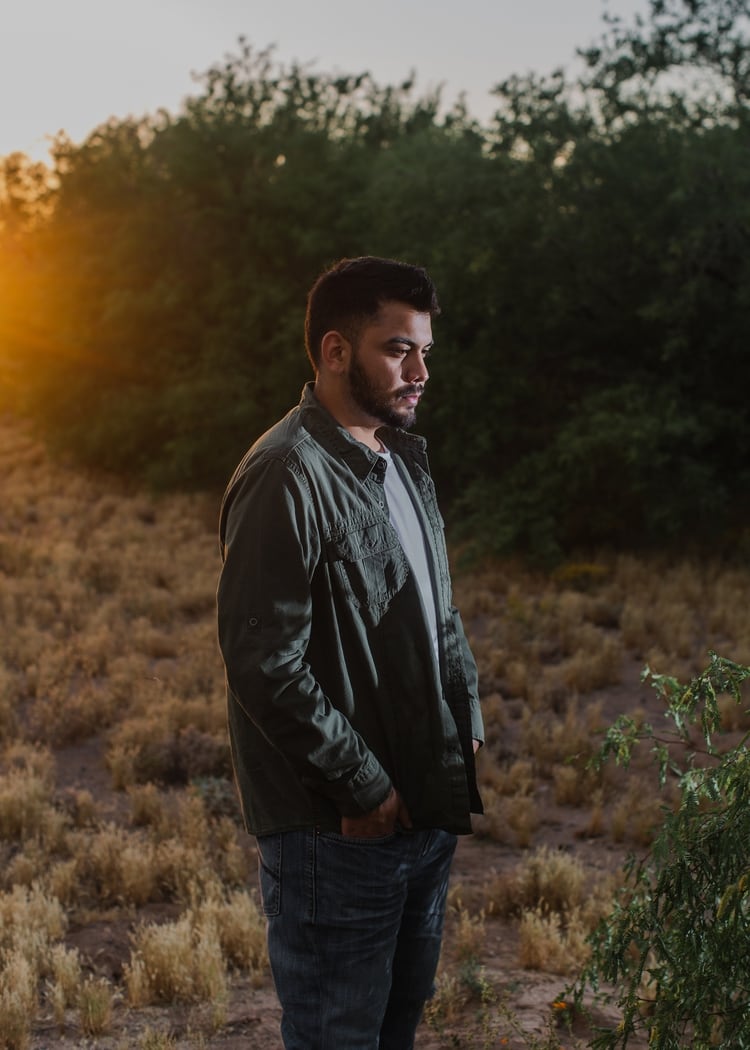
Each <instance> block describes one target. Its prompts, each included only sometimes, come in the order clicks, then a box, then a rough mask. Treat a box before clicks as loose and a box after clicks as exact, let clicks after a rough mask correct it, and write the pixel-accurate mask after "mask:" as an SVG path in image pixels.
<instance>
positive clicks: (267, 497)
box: [217, 458, 392, 818]
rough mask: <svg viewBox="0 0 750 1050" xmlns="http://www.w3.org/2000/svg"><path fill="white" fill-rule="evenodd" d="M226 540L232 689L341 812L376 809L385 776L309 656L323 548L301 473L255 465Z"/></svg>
mask: <svg viewBox="0 0 750 1050" xmlns="http://www.w3.org/2000/svg"><path fill="white" fill-rule="evenodd" d="M222 539H223V545H222V546H223V556H224V566H223V569H222V573H221V578H220V581H219V589H218V595H217V601H218V613H219V642H220V646H221V651H222V655H223V657H224V663H225V666H226V672H227V680H228V684H229V688H230V689H231V691H232V693H233V694H234V696H235V697H236V698H237V700H238V702H239V704H240V705H241V707H242V709H243V710H244V712H245V714H246V715H247V717H248V718H249V719H250V720H251V721H252V722H253V723H254V724H255V725H256V726H257V727H258V728H259V729H260V731H261V732H262V733H263V735H264V736H265V738H266V739H267V740H268V741H269V743H270V744H271V745H272V746H273V747H275V748H276V749H277V750H278V751H279V752H280V753H281V754H282V755H283V756H284V758H285V759H286V760H287V761H288V762H289V763H290V764H291V765H292V767H293V768H294V770H295V772H296V773H297V775H298V776H299V777H300V779H301V780H302V782H303V783H305V785H306V786H308V787H309V788H311V789H312V790H314V791H317V792H319V793H320V794H322V795H325V796H326V797H328V798H329V799H330V800H331V801H332V802H333V803H334V804H335V805H336V807H337V808H338V809H339V811H340V813H341V814H342V816H343V817H344V818H346V817H351V818H361V817H363V816H364V815H365V814H370V813H371V812H372V811H375V810H378V809H379V808H380V807H381V806H382V805H383V804H384V800H386V801H387V799H388V797H389V794H390V792H391V790H392V785H391V782H390V778H389V777H388V775H387V773H386V772H385V770H384V769H383V768H382V766H381V765H380V763H379V762H378V760H377V759H376V758H375V756H374V755H373V754H372V752H371V751H370V750H369V748H368V747H367V745H366V743H365V741H364V740H363V739H362V737H361V736H360V735H359V734H358V733H357V732H355V730H354V729H353V727H352V726H351V724H350V722H349V721H348V719H347V718H346V717H345V716H344V715H343V714H342V713H341V712H340V711H338V710H337V709H336V708H335V707H334V706H333V705H332V704H331V702H330V700H329V699H328V697H327V696H326V695H325V693H324V692H323V690H322V689H321V687H320V685H319V683H318V682H317V681H316V679H315V677H314V676H313V674H312V671H311V669H310V666H309V664H308V663H307V662H306V659H305V656H306V652H307V646H308V642H309V639H310V630H311V621H312V598H311V580H312V577H313V573H314V571H315V568H316V566H317V564H318V561H319V559H320V557H321V545H320V537H319V534H318V528H317V523H316V521H315V516H314V513H313V509H312V504H311V500H310V495H309V492H308V491H307V483H306V481H305V479H304V477H302V476H301V475H298V474H297V473H296V472H295V471H294V470H293V469H292V468H290V466H289V465H288V464H287V463H285V462H283V461H281V460H279V459H272V458H268V459H265V460H262V461H260V462H257V463H255V464H252V465H251V467H250V468H249V470H248V471H247V473H246V474H245V476H244V477H243V478H242V479H241V481H240V482H239V483H238V488H237V491H236V493H233V495H232V499H231V504H230V506H229V509H228V511H227V514H226V524H225V527H224V535H223V537H222Z"/></svg>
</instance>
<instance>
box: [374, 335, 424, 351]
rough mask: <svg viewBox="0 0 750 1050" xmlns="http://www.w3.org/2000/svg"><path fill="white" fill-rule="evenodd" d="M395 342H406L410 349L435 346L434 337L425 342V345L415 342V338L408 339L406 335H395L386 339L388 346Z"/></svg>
mask: <svg viewBox="0 0 750 1050" xmlns="http://www.w3.org/2000/svg"><path fill="white" fill-rule="evenodd" d="M393 343H405V344H406V346H408V347H409V349H410V350H432V349H433V347H434V346H435V340H434V339H431V340H430V341H429V343H425V345H424V346H422V347H420V345H419V343H415V342H414V340H413V339H407V338H406V336H405V335H394V336H392V337H391V338H390V339H386V341H385V345H386V346H391V344H393Z"/></svg>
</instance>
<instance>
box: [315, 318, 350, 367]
mask: <svg viewBox="0 0 750 1050" xmlns="http://www.w3.org/2000/svg"><path fill="white" fill-rule="evenodd" d="M351 351H352V345H351V343H350V342H349V340H348V339H345V338H344V336H343V335H342V334H341V332H337V331H336V330H335V329H333V330H331V331H330V332H326V334H325V335H324V336H323V338H322V339H321V341H320V364H321V367H323V368H326V369H327V370H328V371H329V372H335V373H336V374H337V375H340V374H341V373H342V372H345V371H346V369H347V367H348V365H349V358H350V355H351Z"/></svg>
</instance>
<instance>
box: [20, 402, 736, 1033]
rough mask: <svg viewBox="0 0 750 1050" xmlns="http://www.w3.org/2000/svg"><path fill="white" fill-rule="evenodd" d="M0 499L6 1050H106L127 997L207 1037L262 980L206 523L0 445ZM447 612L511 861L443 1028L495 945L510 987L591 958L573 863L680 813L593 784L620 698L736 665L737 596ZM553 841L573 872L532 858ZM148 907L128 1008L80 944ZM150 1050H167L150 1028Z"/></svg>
mask: <svg viewBox="0 0 750 1050" xmlns="http://www.w3.org/2000/svg"><path fill="white" fill-rule="evenodd" d="M0 486H1V487H2V513H1V514H0V631H2V636H3V651H2V655H0V890H1V891H4V892H0V1048H3V1047H5V1048H8V1050H19V1048H20V1050H23V1048H24V1047H26V1046H27V1045H29V1043H30V1040H31V1038H32V1033H33V1029H34V1025H35V1023H36V1020H35V1019H36V1018H37V1017H38V1016H39V1013H40V1011H44V1012H45V1014H46V1016H48V1017H51V1018H53V1019H54V1021H55V1023H57V1024H58V1025H61V1026H62V1025H63V1024H65V1025H67V1026H68V1028H70V1027H71V1026H72V1027H74V1028H75V1030H76V1031H77V1032H79V1033H80V1035H81V1036H82V1037H85V1038H96V1035H97V1034H98V1033H101V1032H104V1031H106V1029H107V1026H109V1025H111V1024H112V1023H113V1022H114V1021H116V1019H117V1018H118V1016H122V1014H123V1012H124V1011H125V1010H126V1006H125V1002H124V1001H125V999H126V998H127V1000H128V1004H129V1006H128V1007H127V1008H129V1009H146V1008H147V1007H146V1006H145V1005H139V1004H148V1003H152V1002H170V1001H174V1000H179V1001H185V1002H198V1003H206V1002H207V1001H208V1000H210V1001H211V1002H213V1004H214V1007H213V1008H211V1007H207V1009H209V1010H210V1011H211V1017H210V1024H211V1025H214V1026H216V1025H220V1024H221V1021H222V1016H223V1011H224V1009H225V1005H226V1000H227V992H228V988H229V987H230V986H231V982H232V979H233V973H234V971H235V970H241V971H242V972H243V973H245V974H249V975H250V978H251V983H262V982H263V981H266V984H267V981H268V978H267V960H266V956H265V941H264V924H263V921H262V919H261V917H260V915H259V913H258V910H257V907H256V904H255V901H254V898H253V896H252V895H249V894H248V892H247V887H248V886H249V885H252V884H253V883H254V877H253V876H254V872H253V865H252V864H251V860H252V858H251V857H250V856H249V850H248V846H247V843H246V841H245V839H244V837H243V834H242V832H241V831H240V830H239V821H238V812H237V806H236V800H235V797H234V789H233V786H232V784H231V781H230V779H229V754H228V748H227V742H226V728H225V717H226V716H225V704H224V687H223V674H222V670H221V666H220V661H219V656H218V651H217V646H216V641H215V625H214V593H215V584H216V575H217V571H218V555H217V547H216V541H215V518H216V501H215V500H213V499H208V498H205V497H201V496H176V497H170V498H168V499H162V500H157V499H152V498H150V497H148V496H146V495H144V494H143V493H139V492H132V491H130V490H128V489H127V488H126V487H123V486H121V485H118V484H117V483H114V482H112V481H111V480H109V479H101V478H93V477H88V476H86V475H84V474H82V473H81V472H77V471H73V470H70V469H69V468H68V467H66V466H65V464H61V463H55V464H52V463H51V462H50V460H49V459H48V458H47V457H46V456H45V455H44V453H43V452H42V451H41V450H40V449H39V448H38V446H37V445H36V444H35V443H34V442H33V441H32V440H30V439H29V438H28V437H27V436H26V435H25V434H24V432H23V429H22V428H21V427H19V426H18V425H17V424H15V423H9V422H7V421H5V422H3V421H2V420H0ZM456 601H457V604H458V605H459V607H460V608H461V610H462V613H463V616H464V621H465V623H466V625H467V629H468V632H469V634H470V637H471V641H472V646H473V648H474V651H475V653H476V655H477V659H478V664H479V670H480V681H481V691H482V694H483V698H484V715H485V722H486V732H487V735H486V743H485V746H484V748H483V749H482V750H481V752H480V754H479V759H478V768H479V777H480V781H481V784H482V791H483V795H484V797H485V800H486V809H487V813H486V815H485V817H483V818H481V819H479V820H478V821H477V825H476V830H477V832H478V835H479V836H484V837H485V838H487V839H490V840H494V842H490V843H487V845H488V847H489V846H493V848H494V843H498V844H500V845H499V846H498V847H497V849H500V850H501V851H502V852H503V855H507V853H508V851H512V852H513V856H515V857H516V859H518V858H519V856H520V857H521V859H520V860H519V862H518V864H516V866H515V867H514V868H512V869H510V870H509V871H507V872H506V873H505V874H497V872H494V871H492V870H490V868H489V867H488V870H487V874H486V878H485V879H484V882H483V884H482V886H481V887H475V889H474V891H473V893H474V899H475V901H476V902H477V907H476V909H475V910H474V911H473V912H470V911H469V910H468V909H466V908H463V906H460V907H458V910H456V907H454V909H453V912H452V919H451V922H450V923H449V927H448V933H447V938H446V952H445V962H444V967H443V972H442V976H441V978H440V985H439V993H438V997H437V999H436V1001H435V1010H434V1014H435V1017H437V1018H438V1019H439V1021H440V1024H448V1025H449V1026H450V1024H452V1023H454V1021H455V1022H456V1023H458V1021H457V1019H458V1018H459V1016H460V1014H461V1011H462V1010H463V1009H465V1008H466V1007H467V1004H468V1003H473V1004H474V1008H477V1009H480V1010H481V1009H482V1007H481V1003H482V1002H483V997H484V996H485V994H490V993H489V992H488V991H487V989H488V988H489V987H490V986H492V987H493V988H494V991H492V992H491V994H492V995H495V996H497V995H499V994H500V993H499V992H498V991H497V983H498V981H499V977H497V975H495V974H493V972H492V965H493V960H492V951H493V950H494V949H489V948H488V947H487V944H488V941H489V939H490V938H489V935H490V933H491V931H492V929H493V924H498V923H505V924H507V925H508V927H509V928H510V929H512V930H513V932H514V937H515V938H516V941H517V943H518V953H519V965H521V966H522V967H526V968H532V969H533V968H535V967H542V968H543V969H546V970H553V971H556V972H564V971H565V969H566V967H569V966H571V965H578V964H579V962H580V960H581V959H582V958H583V955H584V953H585V950H584V948H583V946H582V944H583V938H584V936H585V932H586V931H587V930H588V929H590V928H591V924H592V923H593V922H594V921H595V918H596V917H597V916H598V915H599V914H601V912H602V909H604V908H605V907H606V903H607V902H608V900H610V899H611V893H612V887H611V884H610V883H609V882H608V881H607V879H606V878H604V877H602V876H601V874H600V872H599V871H598V869H597V868H596V867H592V865H591V862H590V856H591V854H590V851H589V853H587V854H586V859H585V860H584V859H583V856H584V854H583V853H582V854H581V857H579V856H578V855H577V851H578V849H579V847H580V846H581V845H582V844H584V845H585V844H590V843H591V842H592V841H595V842H597V843H599V842H600V843H601V844H602V846H603V847H606V850H607V851H612V853H611V855H612V856H615V857H617V856H619V855H621V853H618V850H620V847H621V846H622V847H623V848H627V847H631V846H635V847H638V848H642V847H645V846H646V845H647V844H648V843H649V842H650V840H651V836H652V835H653V829H654V826H655V823H656V822H657V821H658V820H659V819H660V815H661V809H660V806H661V805H662V804H663V803H665V804H668V805H669V804H672V802H673V800H672V799H671V797H670V793H669V791H667V792H666V793H665V796H664V799H662V800H660V799H657V798H656V797H655V795H654V791H653V784H652V782H647V781H646V780H645V779H644V777H645V759H644V760H636V761H635V762H634V764H633V768H632V769H631V770H629V771H628V772H627V773H623V772H622V771H621V772H619V773H617V774H613V773H611V772H607V773H606V774H594V773H593V772H591V770H590V769H588V768H587V762H588V759H589V758H590V756H591V755H592V754H593V753H594V751H595V749H596V747H597V746H598V743H599V741H600V738H601V732H602V729H603V727H604V726H606V725H607V724H608V723H609V722H611V721H612V719H613V718H614V716H615V715H616V714H618V713H631V714H632V715H633V716H634V717H636V718H638V719H640V720H644V719H649V720H653V716H654V701H653V695H652V694H651V692H650V690H649V689H648V688H646V687H643V686H640V685H638V684H637V678H636V675H635V674H634V670H636V669H637V668H639V667H640V666H642V665H643V664H644V663H646V662H648V663H650V664H651V665H652V666H653V668H654V669H655V670H657V671H663V672H666V673H669V674H677V675H678V676H680V677H686V676H688V675H690V674H692V673H693V672H694V671H695V670H697V669H698V668H700V667H702V666H704V664H705V657H706V652H707V650H708V649H709V648H715V649H717V650H718V651H720V652H721V653H722V654H724V655H727V656H730V657H732V658H734V659H736V660H738V661H740V662H743V663H748V662H750V621H748V618H747V616H746V612H745V610H746V608H747V606H748V604H749V602H750V573H748V572H747V570H746V569H742V568H740V567H731V566H727V565H721V564H710V563H705V564H698V563H694V562H691V561H679V562H669V561H666V560H656V559H652V560H637V559H634V558H631V557H626V556H619V557H614V556H612V557H607V558H602V559H601V560H595V561H589V562H580V563H573V564H570V565H566V566H563V567H561V568H560V569H559V570H558V571H556V572H555V574H554V575H553V576H551V577H549V576H542V575H539V574H534V573H530V572H528V571H527V570H525V569H524V568H522V567H520V566H518V565H513V564H506V565H499V566H498V565H496V566H490V567H488V568H485V569H483V570H482V571H481V572H476V573H472V574H463V575H461V576H460V577H459V578H458V579H457V581H456ZM747 706H748V705H745V708H747ZM722 717H723V724H724V727H725V728H726V730H727V731H728V732H730V733H737V732H744V731H746V730H747V728H748V726H750V720H749V719H750V715H749V714H748V711H747V710H746V709H743V708H741V707H738V706H737V705H734V704H729V703H726V702H724V701H722ZM87 747H90V748H91V751H90V752H89V753H88V755H87V758H86V761H87V762H90V761H91V755H94V754H95V755H96V756H97V758H96V762H97V763H99V765H97V769H98V773H97V776H98V777H99V778H100V779H99V780H98V781H96V786H95V787H94V786H92V785H90V784H86V783H79V782H77V781H76V779H75V775H72V776H71V765H70V762H71V759H70V755H71V753H72V752H73V753H75V752H76V749H85V748H87ZM66 756H67V757H66ZM102 756H103V758H104V760H105V762H106V766H104V769H105V770H106V771H108V773H107V774H104V773H102V766H101V763H100V760H101V757H102ZM66 763H67V764H66ZM105 775H108V777H109V783H108V784H106V786H105V784H104V781H103V779H102V777H103V776H105ZM647 785H648V786H647ZM553 839H554V840H555V842H556V843H557V845H558V846H560V845H562V847H563V848H558V849H546V850H545V849H544V848H543V844H544V842H545V841H547V840H553ZM519 850H521V851H526V855H525V857H524V856H523V855H522V854H519V853H518V851H519ZM493 855H494V854H493ZM146 908H148V909H152V910H153V909H160V908H161V909H164V914H162V915H161V919H162V921H161V922H159V923H153V922H142V923H141V924H140V926H139V927H138V933H137V936H136V939H135V941H134V943H133V951H132V956H131V958H130V960H129V961H127V968H126V979H124V980H123V981H121V982H119V983H118V982H115V983H102V981H101V980H100V975H98V974H95V973H94V974H92V972H91V960H90V959H87V958H86V957H85V956H83V955H81V954H79V953H77V952H76V951H74V950H73V949H72V948H70V947H69V946H68V945H66V943H65V937H66V928H67V927H68V925H69V923H71V922H74V923H76V924H77V925H78V926H81V925H82V926H85V925H86V923H87V922H89V921H93V920H97V921H105V917H109V916H112V917H115V919H116V918H118V917H120V918H122V917H123V916H126V917H127V918H128V920H129V921H131V920H132V921H137V919H138V916H139V914H142V909H146ZM167 917H168V918H169V921H163V920H164V919H165V918H167ZM495 928H497V927H495ZM188 957H189V958H190V959H191V964H190V966H189V967H187V966H186V965H185V960H186V959H187V958H188ZM188 971H189V972H188ZM495 1001H499V1000H497V999H496V1000H495ZM480 1027H481V1026H480ZM493 1031H494V1030H493ZM495 1034H497V1033H495ZM493 1037H494V1036H493ZM450 1038H452V1036H451V1035H450V1034H447V1035H446V1040H449V1039H450ZM477 1039H478V1040H479V1041H478V1042H475V1043H474V1044H473V1045H483V1044H482V1042H481V1040H482V1039H484V1041H485V1043H487V1040H488V1039H489V1036H488V1034H487V1030H485V1031H484V1034H481V1035H480V1036H477ZM133 1045H135V1044H133ZM139 1045H141V1046H143V1047H144V1050H145V1048H147V1047H149V1048H151V1050H161V1048H162V1047H165V1048H166V1047H168V1046H170V1045H172V1043H171V1042H170V1039H169V1037H167V1036H164V1035H160V1034H159V1033H158V1032H154V1031H151V1030H150V1029H148V1030H146V1032H145V1034H143V1036H142V1039H141V1041H140V1043H139ZM448 1045H450V1044H448ZM461 1045H470V1044H468V1043H465V1042H464V1043H462V1044H461ZM488 1045H491V1044H488ZM550 1045H552V1044H550Z"/></svg>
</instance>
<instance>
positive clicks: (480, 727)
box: [452, 606, 484, 744]
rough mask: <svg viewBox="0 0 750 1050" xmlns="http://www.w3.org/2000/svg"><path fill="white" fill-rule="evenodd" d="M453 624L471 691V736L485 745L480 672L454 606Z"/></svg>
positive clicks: (459, 615)
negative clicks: (480, 698) (480, 696)
mask: <svg viewBox="0 0 750 1050" xmlns="http://www.w3.org/2000/svg"><path fill="white" fill-rule="evenodd" d="M452 613H453V622H454V624H455V627H456V634H457V636H458V640H459V643H460V646H461V656H462V657H463V662H464V668H465V671H466V684H467V687H468V691H469V703H470V705H471V735H472V738H473V739H474V740H478V741H479V742H480V744H483V743H484V722H483V720H482V709H481V707H480V703H479V672H478V671H477V664H476V660H475V659H474V654H473V653H472V651H471V649H470V648H469V641H468V639H467V637H466V632H465V631H464V625H463V622H462V620H461V614H460V613H459V611H458V609H457V608H456V607H455V606H453V608H452Z"/></svg>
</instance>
